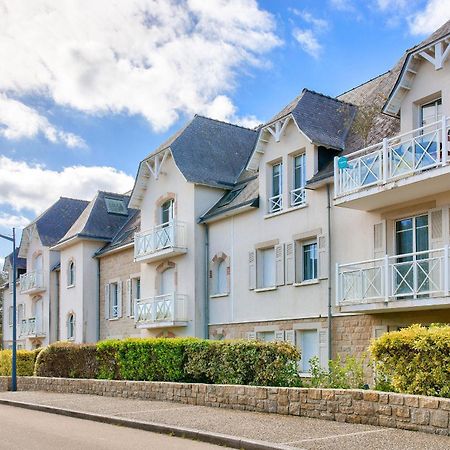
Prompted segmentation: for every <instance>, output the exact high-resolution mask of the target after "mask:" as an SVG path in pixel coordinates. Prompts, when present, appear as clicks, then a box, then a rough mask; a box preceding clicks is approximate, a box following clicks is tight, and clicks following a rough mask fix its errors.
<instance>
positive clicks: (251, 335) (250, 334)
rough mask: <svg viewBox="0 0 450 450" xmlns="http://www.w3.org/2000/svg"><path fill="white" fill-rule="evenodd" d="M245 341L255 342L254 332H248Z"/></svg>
mask: <svg viewBox="0 0 450 450" xmlns="http://www.w3.org/2000/svg"><path fill="white" fill-rule="evenodd" d="M247 339H248V340H249V341H254V340H256V333H255V332H254V331H249V332H248V333H247Z"/></svg>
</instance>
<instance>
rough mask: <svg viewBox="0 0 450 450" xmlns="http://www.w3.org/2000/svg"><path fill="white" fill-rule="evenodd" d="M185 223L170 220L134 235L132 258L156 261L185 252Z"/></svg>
mask: <svg viewBox="0 0 450 450" xmlns="http://www.w3.org/2000/svg"><path fill="white" fill-rule="evenodd" d="M186 251H187V248H186V224H185V223H184V222H179V221H177V220H172V221H170V222H167V223H165V224H162V225H158V226H156V227H153V228H152V229H151V230H149V231H143V232H140V233H136V234H135V236H134V260H135V261H157V260H159V259H163V258H166V257H168V256H177V255H182V254H184V253H186Z"/></svg>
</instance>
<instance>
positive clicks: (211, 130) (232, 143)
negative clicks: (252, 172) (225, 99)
mask: <svg viewBox="0 0 450 450" xmlns="http://www.w3.org/2000/svg"><path fill="white" fill-rule="evenodd" d="M257 136H258V133H257V131H255V130H250V129H248V128H244V127H240V126H238V125H233V124H230V123H226V122H221V121H219V120H214V119H209V118H207V117H203V116H199V115H196V116H195V117H194V118H193V119H192V120H191V122H189V123H188V124H187V125H186V126H185V127H183V128H182V129H181V130H179V131H178V132H177V133H175V134H174V135H173V136H172V137H170V138H169V139H168V140H167V141H166V142H165V143H163V144H162V145H160V146H159V147H158V149H157V150H155V152H152V153H151V155H152V154H155V153H157V152H159V151H161V150H164V149H165V148H170V150H171V152H172V156H173V158H174V160H175V163H176V165H177V167H178V168H179V169H180V171H181V173H182V174H183V175H184V177H185V178H186V180H187V181H189V182H191V183H198V184H205V185H208V186H214V187H224V186H231V185H233V184H234V183H235V182H236V180H237V178H238V177H239V175H240V174H241V172H242V170H243V169H244V167H245V165H246V163H247V161H248V159H249V158H250V155H251V153H252V151H253V148H254V145H255V142H256V138H257ZM149 156H150V155H149Z"/></svg>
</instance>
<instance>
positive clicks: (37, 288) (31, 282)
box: [19, 272, 45, 295]
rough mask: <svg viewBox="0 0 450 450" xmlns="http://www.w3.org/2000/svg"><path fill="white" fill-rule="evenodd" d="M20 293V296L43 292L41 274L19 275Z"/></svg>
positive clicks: (28, 273)
mask: <svg viewBox="0 0 450 450" xmlns="http://www.w3.org/2000/svg"><path fill="white" fill-rule="evenodd" d="M19 280H20V293H21V294H30V295H34V294H38V293H39V292H44V291H45V287H44V276H43V273H42V272H27V273H24V274H23V275H20V279H19Z"/></svg>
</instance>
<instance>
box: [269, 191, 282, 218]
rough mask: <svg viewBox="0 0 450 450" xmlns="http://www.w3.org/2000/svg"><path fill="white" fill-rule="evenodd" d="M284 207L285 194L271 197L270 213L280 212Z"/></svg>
mask: <svg viewBox="0 0 450 450" xmlns="http://www.w3.org/2000/svg"><path fill="white" fill-rule="evenodd" d="M282 209H283V196H282V195H281V194H280V195H274V196H273V197H270V198H269V214H273V213H276V212H279V211H281V210H282Z"/></svg>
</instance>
